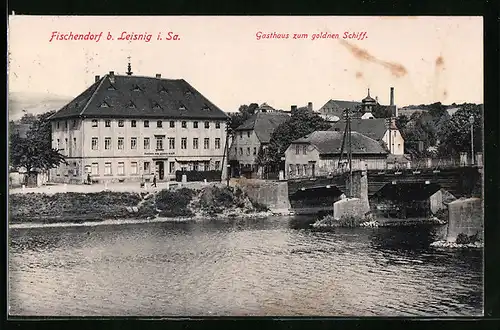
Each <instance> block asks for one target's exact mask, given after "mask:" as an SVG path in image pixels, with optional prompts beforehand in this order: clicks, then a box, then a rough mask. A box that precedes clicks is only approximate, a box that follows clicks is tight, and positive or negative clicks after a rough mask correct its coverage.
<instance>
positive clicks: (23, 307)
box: [9, 217, 483, 316]
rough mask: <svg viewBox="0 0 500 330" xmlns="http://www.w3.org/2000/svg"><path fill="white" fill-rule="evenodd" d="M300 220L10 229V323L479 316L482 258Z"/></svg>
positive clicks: (388, 234) (418, 240)
mask: <svg viewBox="0 0 500 330" xmlns="http://www.w3.org/2000/svg"><path fill="white" fill-rule="evenodd" d="M310 221H311V219H307V218H287V217H281V218H279V217H277V218H269V219H263V220H256V219H252V220H232V221H217V222H215V221H207V222H204V223H167V222H163V223H161V222H160V223H149V224H144V223H143V224H115V225H97V226H65V227H42V228H39V227H38V228H11V229H10V230H9V244H10V249H9V308H10V312H9V314H10V315H40V316H42V315H43V316H172V315H184V316H186V315H192V316H205V315H206V316H219V315H226V316H247V315H263V316H271V315H274V316H290V315H322V316H458V315H482V312H483V302H482V301H483V294H482V292H483V280H482V278H483V272H482V260H483V258H482V252H481V251H478V250H436V249H433V248H430V247H429V244H430V243H431V242H433V241H434V240H436V239H438V238H439V235H440V234H441V231H442V228H441V229H440V228H436V227H434V228H432V227H427V228H418V229H415V228H402V227H401V228H356V229H348V228H342V229H336V230H335V231H332V232H320V231H314V230H311V229H309V227H308V222H310Z"/></svg>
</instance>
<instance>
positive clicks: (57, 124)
mask: <svg viewBox="0 0 500 330" xmlns="http://www.w3.org/2000/svg"><path fill="white" fill-rule="evenodd" d="M196 124H198V123H196ZM56 126H57V129H59V122H57V123H56Z"/></svg>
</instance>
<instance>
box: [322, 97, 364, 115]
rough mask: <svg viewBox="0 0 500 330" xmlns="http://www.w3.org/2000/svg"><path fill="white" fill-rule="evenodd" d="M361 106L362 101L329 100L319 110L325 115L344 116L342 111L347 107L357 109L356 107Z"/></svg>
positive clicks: (352, 109)
mask: <svg viewBox="0 0 500 330" xmlns="http://www.w3.org/2000/svg"><path fill="white" fill-rule="evenodd" d="M357 106H361V102H355V101H341V100H329V101H328V102H326V103H325V105H323V106H322V107H321V108H320V109H319V110H318V111H319V112H320V113H321V114H323V115H334V116H337V117H339V118H342V112H343V111H344V110H345V109H346V108H347V109H349V110H351V111H356V107H357Z"/></svg>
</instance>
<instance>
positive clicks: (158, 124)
mask: <svg viewBox="0 0 500 330" xmlns="http://www.w3.org/2000/svg"><path fill="white" fill-rule="evenodd" d="M156 127H157V128H162V127H163V122H162V121H161V120H158V121H157V122H156Z"/></svg>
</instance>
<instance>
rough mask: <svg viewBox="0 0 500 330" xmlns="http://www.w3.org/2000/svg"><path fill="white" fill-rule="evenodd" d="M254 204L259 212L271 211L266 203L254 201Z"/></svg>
mask: <svg viewBox="0 0 500 330" xmlns="http://www.w3.org/2000/svg"><path fill="white" fill-rule="evenodd" d="M252 205H253V207H254V208H255V210H256V211H257V212H267V211H269V208H268V207H267V206H266V205H264V204H262V203H259V202H253V201H252Z"/></svg>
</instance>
